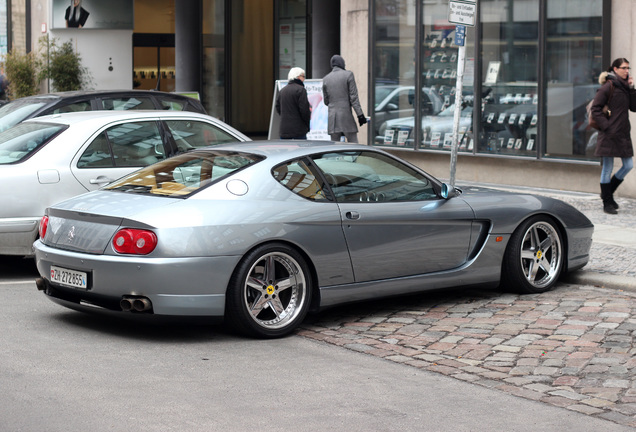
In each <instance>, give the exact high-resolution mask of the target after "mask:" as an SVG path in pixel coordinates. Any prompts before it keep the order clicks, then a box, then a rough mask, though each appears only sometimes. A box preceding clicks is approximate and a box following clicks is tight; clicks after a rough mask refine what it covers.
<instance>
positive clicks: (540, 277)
mask: <svg viewBox="0 0 636 432" xmlns="http://www.w3.org/2000/svg"><path fill="white" fill-rule="evenodd" d="M562 268H563V241H562V239H561V233H560V232H559V229H558V227H557V226H556V223H555V222H554V221H553V220H552V219H551V218H549V217H546V216H535V217H532V218H530V219H528V220H526V221H525V222H524V223H522V224H521V225H520V226H519V227H518V228H517V229H516V230H515V232H514V233H513V234H512V237H511V238H510V242H509V243H508V247H507V249H506V254H505V256H504V262H503V275H502V281H503V283H504V285H505V286H507V287H508V288H510V289H512V290H514V291H518V292H522V293H541V292H545V291H548V290H550V289H551V288H552V287H553V286H554V284H555V283H556V282H557V280H558V279H559V275H560V274H561V269H562Z"/></svg>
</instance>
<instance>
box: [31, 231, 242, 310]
mask: <svg viewBox="0 0 636 432" xmlns="http://www.w3.org/2000/svg"><path fill="white" fill-rule="evenodd" d="M34 249H35V260H36V265H37V268H38V272H39V273H40V275H41V276H42V278H43V279H44V280H45V282H46V287H45V289H44V292H45V293H46V295H47V296H48V297H49V298H50V299H51V300H54V301H56V302H57V303H60V304H63V305H64V306H67V307H71V306H72V307H71V308H72V309H82V310H90V308H93V309H94V308H95V307H97V308H101V309H105V310H109V311H112V312H119V313H123V310H122V309H121V307H120V301H121V300H122V298H123V297H125V296H143V297H146V298H148V299H149V300H150V301H151V302H152V314H153V315H165V316H182V317H188V316H191V317H195V316H197V317H222V316H223V315H224V313H225V292H226V289H227V285H228V282H229V279H230V276H231V274H232V272H233V269H234V267H235V265H236V263H237V262H238V259H239V258H238V257H232V256H221V257H186V258H147V257H146V258H144V257H122V256H111V255H90V254H82V253H77V252H69V251H63V250H59V249H53V248H50V247H48V246H46V245H44V244H43V243H42V242H40V241H36V242H35V243H34ZM51 265H55V266H58V267H63V268H68V269H71V270H76V271H81V272H86V273H87V276H88V280H89V284H88V289H87V290H83V289H77V288H73V287H67V286H61V285H58V284H53V283H51V275H50V271H51Z"/></svg>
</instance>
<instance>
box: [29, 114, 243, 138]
mask: <svg viewBox="0 0 636 432" xmlns="http://www.w3.org/2000/svg"><path fill="white" fill-rule="evenodd" d="M144 119H150V120H152V119H164V120H170V119H172V120H178V119H194V120H202V121H207V122H210V123H213V124H215V125H216V126H217V127H218V128H219V129H221V130H225V131H227V132H230V133H231V134H232V135H234V136H236V137H237V138H239V139H240V140H245V141H249V140H250V138H249V137H248V136H247V135H245V134H243V133H241V132H240V131H238V130H237V129H235V128H233V127H232V126H230V125H228V124H227V123H224V122H222V121H221V120H219V119H217V118H215V117H212V116H210V115H207V114H201V113H197V112H192V111H174V110H164V111H159V110H123V111H112V110H106V111H78V112H70V113H60V114H50V115H46V116H41V117H34V118H30V119H28V120H24V121H23V122H22V123H54V124H58V125H69V126H73V125H88V126H87V127H89V128H99V127H101V126H102V125H107V124H110V123H115V122H119V121H127V120H130V121H135V120H144Z"/></svg>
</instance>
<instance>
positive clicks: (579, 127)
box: [543, 0, 608, 159]
mask: <svg viewBox="0 0 636 432" xmlns="http://www.w3.org/2000/svg"><path fill="white" fill-rule="evenodd" d="M571 5H572V2H571V1H567V0H550V1H549V2H548V4H547V21H548V24H547V39H546V45H547V46H546V80H547V92H546V115H547V124H546V147H545V154H544V155H543V156H544V157H546V158H577V159H591V158H594V149H595V144H596V136H597V133H598V132H597V131H596V130H594V129H592V128H590V127H589V125H588V122H587V119H586V110H585V107H586V105H587V103H588V102H589V101H590V100H592V99H593V98H594V94H595V93H596V89H597V88H598V87H599V84H598V76H599V74H600V73H601V72H602V71H603V70H605V69H606V68H607V66H608V65H603V64H602V59H601V56H600V53H601V48H602V47H601V42H602V6H603V5H602V0H579V1H577V2H576V8H572V7H571Z"/></svg>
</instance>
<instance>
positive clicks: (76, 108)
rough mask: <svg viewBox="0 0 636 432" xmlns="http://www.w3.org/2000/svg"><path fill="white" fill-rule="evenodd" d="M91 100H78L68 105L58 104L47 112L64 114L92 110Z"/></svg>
mask: <svg viewBox="0 0 636 432" xmlns="http://www.w3.org/2000/svg"><path fill="white" fill-rule="evenodd" d="M91 109H92V108H91V102H90V101H88V100H84V101H77V102H73V103H70V104H66V105H58V106H56V107H55V108H54V109H53V110H51V111H47V112H46V114H62V113H70V112H80V111H91Z"/></svg>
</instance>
